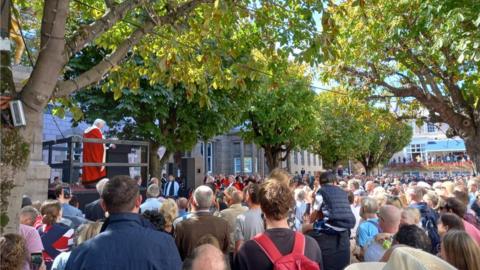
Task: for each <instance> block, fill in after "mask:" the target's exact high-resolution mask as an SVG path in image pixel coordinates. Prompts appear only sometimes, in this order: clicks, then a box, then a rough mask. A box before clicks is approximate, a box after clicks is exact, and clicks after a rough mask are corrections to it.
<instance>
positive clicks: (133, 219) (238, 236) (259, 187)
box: [0, 169, 480, 270]
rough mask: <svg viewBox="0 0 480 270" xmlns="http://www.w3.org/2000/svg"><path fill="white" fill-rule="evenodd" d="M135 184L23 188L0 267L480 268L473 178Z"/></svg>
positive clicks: (1, 248)
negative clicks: (186, 186) (42, 195)
mask: <svg viewBox="0 0 480 270" xmlns="http://www.w3.org/2000/svg"><path fill="white" fill-rule="evenodd" d="M139 184H141V179H140V180H139V178H134V179H132V178H130V177H128V176H116V177H113V178H111V179H102V180H101V181H99V182H98V183H97V184H96V189H97V192H98V194H99V199H97V200H94V201H92V202H90V203H88V204H87V205H86V206H85V207H84V208H83V209H84V211H81V210H80V209H79V208H78V206H79V205H78V200H76V199H75V196H74V195H73V194H71V191H70V190H69V189H68V187H65V186H63V185H58V186H57V187H56V188H55V197H56V198H55V200H51V199H49V200H46V201H44V202H42V203H40V202H33V203H32V202H31V201H30V200H29V199H28V197H25V198H24V202H23V205H22V209H21V211H20V215H19V218H20V227H19V230H18V233H16V234H13V233H10V234H5V235H3V236H2V237H1V239H0V252H1V254H2V255H1V256H0V257H1V258H0V260H1V261H0V270H3V269H9V270H16V269H25V270H28V269H35V270H36V269H47V270H51V269H53V270H61V269H69V270H77V269H79V270H80V269H82V270H84V269H85V270H86V269H196V270H200V269H205V270H217V269H219V270H220V269H222V270H223V269H239V270H243V269H247V270H248V269H255V270H264V269H265V270H267V269H268V270H270V269H327V270H330V269H332V270H336V269H345V268H347V269H372V268H370V267H372V266H371V265H372V264H371V263H378V265H390V266H391V267H390V268H389V269H400V270H401V269H460V270H478V269H480V246H479V245H480V190H479V186H480V179H479V178H469V179H467V178H464V177H459V178H456V179H451V180H446V181H433V180H429V181H411V180H407V179H395V178H388V177H376V178H375V177H366V176H359V177H354V176H347V177H341V176H339V174H338V172H331V171H327V172H324V173H321V174H318V175H316V177H314V176H313V175H306V174H304V172H302V174H301V175H293V176H292V175H289V174H288V173H286V172H285V171H283V170H279V169H276V170H273V171H272V172H271V174H270V175H269V176H268V177H266V178H265V179H262V178H260V177H258V176H256V177H241V176H237V177H234V176H223V175H219V176H215V177H212V176H207V177H206V178H205V180H204V184H203V185H201V186H198V187H197V188H195V189H194V190H192V191H191V192H183V191H182V185H181V184H179V183H177V182H176V181H175V178H174V177H173V176H169V177H166V176H165V177H163V178H162V179H157V178H152V179H150V180H149V181H148V185H147V188H146V198H143V196H142V195H141V193H140V186H139ZM365 263H369V264H365ZM362 267H364V268H362ZM380 269H381V268H380Z"/></svg>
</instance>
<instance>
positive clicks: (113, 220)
mask: <svg viewBox="0 0 480 270" xmlns="http://www.w3.org/2000/svg"><path fill="white" fill-rule="evenodd" d="M181 266H182V261H181V260H180V255H179V253H178V249H177V247H176V245H175V241H174V239H173V238H172V237H171V236H170V235H168V234H166V233H163V232H159V231H155V230H154V229H153V227H152V225H151V223H150V222H148V221H147V220H145V219H143V218H142V217H141V216H140V215H138V214H133V213H122V214H113V215H111V216H110V217H109V218H108V219H107V220H106V221H105V224H104V226H103V228H102V232H101V233H100V234H99V235H97V236H96V237H94V238H93V239H90V240H88V241H87V242H85V243H83V244H81V245H80V246H78V247H77V248H76V249H74V250H73V251H72V254H71V255H70V258H69V260H68V262H67V265H66V267H65V269H67V270H96V269H98V270H100V269H105V270H107V269H120V270H130V269H131V270H137V269H145V270H147V269H148V270H162V269H165V270H171V269H172V270H175V269H181Z"/></svg>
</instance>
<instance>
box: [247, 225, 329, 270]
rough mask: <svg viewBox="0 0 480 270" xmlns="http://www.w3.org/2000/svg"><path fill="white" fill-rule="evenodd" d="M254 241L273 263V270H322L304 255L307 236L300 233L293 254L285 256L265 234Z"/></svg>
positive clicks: (296, 236)
mask: <svg viewBox="0 0 480 270" xmlns="http://www.w3.org/2000/svg"><path fill="white" fill-rule="evenodd" d="M254 240H255V242H257V244H258V246H260V248H261V249H262V250H263V252H264V253H265V255H267V257H268V258H269V259H270V261H271V262H272V263H273V270H320V266H319V265H318V263H317V262H314V261H312V260H310V259H309V258H307V256H305V255H304V253H305V236H303V234H301V233H299V232H295V240H294V243H293V250H292V253H290V254H287V255H285V256H283V255H282V253H280V251H278V249H277V247H276V246H275V244H274V243H273V242H272V240H271V239H270V238H269V237H268V236H267V235H266V234H265V233H262V234H260V235H257V236H255V238H254Z"/></svg>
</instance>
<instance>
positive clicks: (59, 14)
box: [2, 0, 69, 232]
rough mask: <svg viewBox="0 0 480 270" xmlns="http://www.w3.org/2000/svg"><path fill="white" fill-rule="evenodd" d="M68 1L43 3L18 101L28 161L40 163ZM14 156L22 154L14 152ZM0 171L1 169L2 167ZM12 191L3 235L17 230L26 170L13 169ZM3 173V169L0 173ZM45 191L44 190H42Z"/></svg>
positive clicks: (61, 64)
mask: <svg viewBox="0 0 480 270" xmlns="http://www.w3.org/2000/svg"><path fill="white" fill-rule="evenodd" d="M68 3H69V1H68V0H46V1H45V4H44V9H43V17H42V18H43V20H42V29H41V36H42V38H41V42H40V47H41V48H42V49H41V50H40V53H39V56H38V59H37V62H36V64H35V67H34V69H33V71H32V74H31V76H30V79H29V80H28V82H27V84H26V85H25V87H24V88H23V89H22V92H21V100H22V102H23V103H24V105H25V106H24V113H25V118H26V121H27V126H26V127H25V128H22V129H20V136H21V137H22V138H23V140H24V141H25V143H26V144H27V145H28V146H29V149H30V155H28V154H27V155H26V156H28V158H27V160H26V162H27V164H28V163H29V162H30V160H41V156H42V133H43V110H44V108H45V106H46V105H47V102H48V100H49V99H50V97H51V95H52V93H53V90H54V88H55V85H56V82H57V80H58V76H59V74H60V72H61V70H62V68H63V67H64V65H65V63H66V58H65V55H64V50H63V49H64V45H65V39H64V37H65V23H66V18H67V11H68ZM18 150H19V151H18V157H22V155H25V154H23V153H22V152H21V151H20V150H21V149H18ZM2 169H3V168H2ZM6 169H7V170H8V169H13V171H12V173H13V179H15V182H14V188H13V189H12V190H11V193H10V194H9V197H8V198H3V197H2V200H4V199H8V201H9V204H8V211H7V212H8V218H9V220H10V222H9V224H8V225H7V227H6V232H13V231H16V230H17V227H18V212H19V210H20V206H21V200H22V195H23V192H24V186H25V182H26V179H27V167H26V166H24V167H23V168H20V169H17V170H15V169H14V168H13V167H11V168H8V166H7V168H6ZM2 171H3V170H2ZM45 189H47V187H45Z"/></svg>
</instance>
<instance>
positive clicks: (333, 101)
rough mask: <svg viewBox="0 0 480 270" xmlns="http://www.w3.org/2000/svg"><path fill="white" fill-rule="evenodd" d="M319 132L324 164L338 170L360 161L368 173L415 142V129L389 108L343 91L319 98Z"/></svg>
mask: <svg viewBox="0 0 480 270" xmlns="http://www.w3.org/2000/svg"><path fill="white" fill-rule="evenodd" d="M317 118H318V130H317V137H316V138H315V140H314V144H313V145H314V149H315V151H316V152H317V153H318V154H320V155H321V156H322V159H323V164H325V165H326V166H327V167H335V166H336V165H338V163H340V162H344V161H347V160H349V159H356V160H358V161H359V162H361V163H362V164H363V166H364V167H365V170H366V172H367V174H370V172H371V170H372V169H373V168H375V167H376V166H378V165H380V164H385V163H387V162H388V161H389V159H390V158H391V157H392V156H393V154H395V153H396V152H398V151H400V150H402V149H403V147H405V146H406V145H407V144H408V143H409V142H410V140H411V137H412V129H411V127H410V126H409V125H408V124H406V123H404V122H402V121H399V120H398V119H397V118H396V117H395V116H394V115H393V114H392V113H391V112H390V111H388V109H384V108H380V107H378V106H376V105H375V104H369V103H367V102H365V101H364V100H362V99H359V98H358V96H357V95H354V94H352V93H349V92H348V91H345V90H343V89H340V88H339V89H335V90H334V91H333V92H323V93H320V94H319V95H318V97H317Z"/></svg>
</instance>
